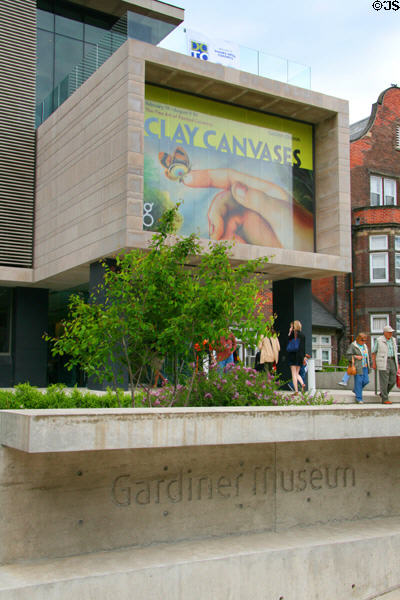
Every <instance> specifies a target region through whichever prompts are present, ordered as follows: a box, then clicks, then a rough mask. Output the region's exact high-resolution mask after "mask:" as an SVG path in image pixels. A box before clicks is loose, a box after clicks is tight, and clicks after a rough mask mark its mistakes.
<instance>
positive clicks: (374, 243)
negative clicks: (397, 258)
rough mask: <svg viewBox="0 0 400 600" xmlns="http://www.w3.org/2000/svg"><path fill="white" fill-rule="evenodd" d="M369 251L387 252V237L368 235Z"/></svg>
mask: <svg viewBox="0 0 400 600" xmlns="http://www.w3.org/2000/svg"><path fill="white" fill-rule="evenodd" d="M399 237H400V236H399ZM369 249H370V250H371V251H373V252H377V251H378V250H387V249H388V236H387V235H370V236H369Z"/></svg>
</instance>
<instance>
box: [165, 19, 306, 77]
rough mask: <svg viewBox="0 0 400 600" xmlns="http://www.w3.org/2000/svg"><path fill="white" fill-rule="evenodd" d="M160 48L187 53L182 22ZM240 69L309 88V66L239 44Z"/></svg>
mask: <svg viewBox="0 0 400 600" xmlns="http://www.w3.org/2000/svg"><path fill="white" fill-rule="evenodd" d="M159 46H160V47H161V48H165V49H167V50H173V51H174V52H179V53H180V54H187V39H186V29H185V27H184V24H182V25H180V26H179V27H177V28H176V29H174V31H172V32H171V33H170V34H169V35H168V36H167V37H166V38H165V39H164V40H162V42H160V43H159ZM239 55H240V67H239V68H240V70H241V71H246V72H247V73H253V74H254V75H260V76H261V77H267V78H269V79H275V80H277V81H282V82H284V83H290V84H291V85H297V86H299V87H303V88H305V89H310V88H311V68H310V67H307V66H306V65H303V64H301V63H298V62H294V61H291V60H287V59H286V58H282V57H280V56H274V55H272V54H267V53H266V52H260V51H259V50H254V49H252V48H247V47H246V46H239Z"/></svg>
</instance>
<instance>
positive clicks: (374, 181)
mask: <svg viewBox="0 0 400 600" xmlns="http://www.w3.org/2000/svg"><path fill="white" fill-rule="evenodd" d="M370 194H371V206H379V205H380V204H382V202H381V200H382V198H381V194H382V183H381V178H380V177H375V176H374V175H371V180H370Z"/></svg>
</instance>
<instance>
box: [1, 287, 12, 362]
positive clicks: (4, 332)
mask: <svg viewBox="0 0 400 600" xmlns="http://www.w3.org/2000/svg"><path fill="white" fill-rule="evenodd" d="M11 297H12V290H11V289H9V288H0V354H9V353H10V350H11Z"/></svg>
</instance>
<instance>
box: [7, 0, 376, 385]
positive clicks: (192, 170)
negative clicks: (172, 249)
mask: <svg viewBox="0 0 400 600" xmlns="http://www.w3.org/2000/svg"><path fill="white" fill-rule="evenodd" d="M183 18H184V11H183V10H182V9H180V8H177V7H175V6H171V5H168V4H165V3H163V2H158V1H156V0H136V1H135V2H133V1H130V0H114V1H113V2H106V1H105V0H79V1H78V0H77V1H76V2H66V1H61V0H37V1H36V0H3V2H2V3H1V5H0V22H1V26H2V39H3V44H4V45H3V49H2V52H3V57H4V58H5V60H4V65H5V66H4V68H3V69H2V71H1V73H0V78H1V86H0V101H1V106H2V111H1V136H0V152H1V161H0V189H1V195H0V214H1V221H0V386H12V385H15V384H17V383H21V382H25V381H29V382H30V383H31V384H33V385H39V386H44V385H46V384H47V383H49V382H52V381H65V382H66V383H75V382H77V383H82V382H81V381H80V379H79V378H80V374H79V373H70V374H69V375H68V374H67V372H66V371H65V369H64V365H63V364H62V363H60V361H59V362H58V363H55V362H54V361H52V359H51V358H50V357H49V353H48V348H47V345H46V343H45V342H44V340H43V334H44V332H49V333H50V334H54V333H55V332H56V331H57V325H58V324H59V322H60V321H61V320H62V319H63V318H65V317H66V314H67V313H66V311H67V303H68V298H69V296H70V294H71V293H72V292H74V291H81V292H82V293H84V294H89V293H90V291H91V290H93V289H94V287H95V286H96V285H97V284H98V282H99V281H100V280H101V277H102V266H101V263H100V261H101V260H102V259H105V258H107V259H112V258H113V257H115V256H116V255H117V254H118V253H120V252H123V251H126V250H129V249H131V248H143V249H145V248H146V246H147V245H148V243H149V240H150V239H151V236H152V235H153V232H154V231H155V230H156V229H157V220H158V218H159V217H160V215H161V214H162V212H163V210H165V209H166V208H168V207H170V206H173V205H174V204H175V202H176V201H178V200H179V201H180V202H181V207H180V230H179V233H181V234H182V235H187V234H189V233H191V232H193V231H196V232H199V234H200V236H201V238H204V239H205V240H223V239H227V240H233V241H235V242H236V243H235V245H234V248H233V253H232V261H234V262H235V263H240V262H242V261H245V260H248V259H250V258H256V257H260V256H265V255H267V256H268V257H270V261H269V263H268V265H267V267H266V277H267V278H268V279H269V280H270V281H271V285H272V291H273V303H274V304H273V311H274V312H275V313H277V315H278V319H277V323H276V328H277V330H278V331H280V332H281V333H282V335H285V336H286V331H287V325H288V323H289V322H290V321H291V320H292V319H293V318H298V319H300V320H301V321H302V322H303V328H304V331H305V333H306V338H307V340H308V343H309V351H310V350H311V320H312V316H311V314H312V313H311V306H312V295H311V282H312V280H315V279H319V278H321V277H332V276H337V275H340V274H345V273H348V272H349V271H350V270H351V235H350V233H351V230H350V190H349V127H348V103H347V101H344V100H340V99H337V98H334V97H330V96H326V95H323V94H319V93H317V92H313V91H310V90H307V89H302V88H300V87H296V86H293V85H289V84H287V83H282V82H279V81H276V80H273V79H268V78H266V77H261V76H259V75H255V74H252V73H248V72H245V71H241V70H240V69H236V68H232V67H226V66H223V65H221V64H213V63H211V62H210V61H206V60H199V59H197V58H193V57H191V56H186V55H183V54H179V53H176V52H172V51H170V50H166V49H163V48H160V47H159V46H157V44H159V42H160V41H161V40H162V39H164V38H165V37H166V36H167V35H168V34H169V33H170V32H171V31H173V30H174V28H175V27H177V26H178V25H179V24H180V23H181V22H182V21H183ZM199 42H201V40H199ZM379 251H380V250H379ZM68 378H69V379H68Z"/></svg>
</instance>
